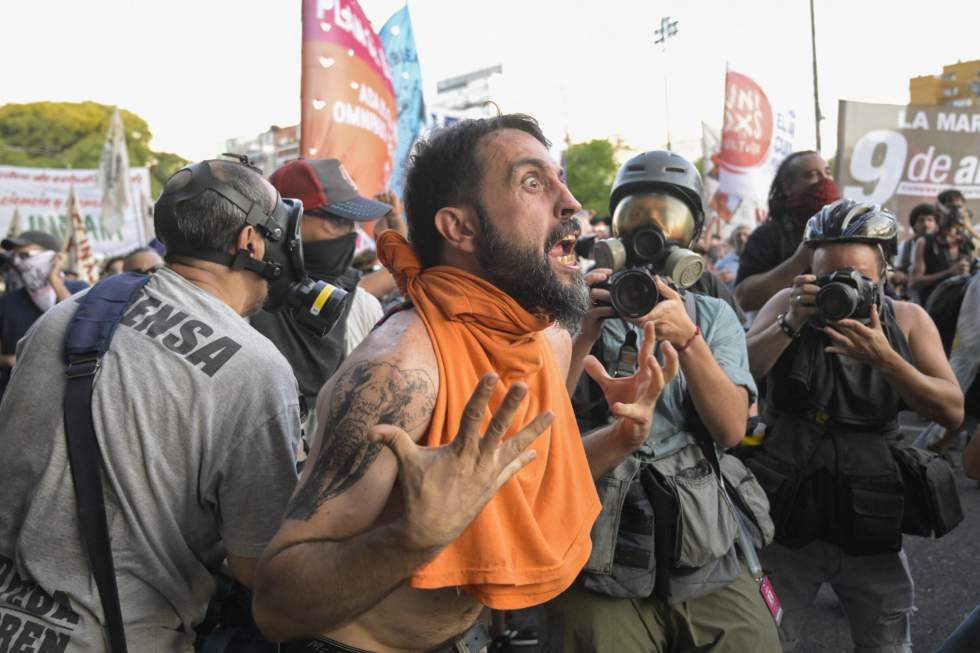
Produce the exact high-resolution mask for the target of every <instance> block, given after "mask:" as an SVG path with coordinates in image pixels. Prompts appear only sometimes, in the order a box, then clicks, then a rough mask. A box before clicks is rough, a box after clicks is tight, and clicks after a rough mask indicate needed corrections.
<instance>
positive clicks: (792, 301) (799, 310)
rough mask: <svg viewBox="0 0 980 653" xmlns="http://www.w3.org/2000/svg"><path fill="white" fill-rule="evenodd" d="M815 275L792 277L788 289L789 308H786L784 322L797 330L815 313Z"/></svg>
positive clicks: (816, 289)
mask: <svg viewBox="0 0 980 653" xmlns="http://www.w3.org/2000/svg"><path fill="white" fill-rule="evenodd" d="M816 282H817V277H815V276H814V275H812V274H800V275H797V276H796V277H795V278H794V279H793V287H792V289H791V290H790V291H789V308H788V309H787V310H786V322H787V323H788V324H789V325H790V326H791V327H793V330H794V331H799V330H800V329H802V328H803V325H804V324H806V321H807V320H809V319H810V317H811V316H812V315H816V313H817V293H818V292H820V286H818V285H817V283H816Z"/></svg>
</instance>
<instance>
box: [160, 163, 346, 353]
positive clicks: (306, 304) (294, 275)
mask: <svg viewBox="0 0 980 653" xmlns="http://www.w3.org/2000/svg"><path fill="white" fill-rule="evenodd" d="M242 164H243V165H246V166H247V167H249V169H252V167H251V166H248V164H247V163H245V162H243V163H242ZM183 171H189V172H190V173H191V175H192V177H191V180H190V182H189V183H188V184H186V185H185V186H183V187H182V188H180V189H179V190H177V191H175V192H173V193H164V194H163V195H161V196H160V199H159V200H158V201H157V204H156V207H155V210H154V221H160V222H162V221H173V220H175V219H176V215H175V213H176V211H177V210H179V206H180V203H181V202H184V201H186V200H189V199H191V198H195V197H198V196H200V195H201V194H202V193H203V192H205V191H207V190H210V191H212V192H214V193H217V194H218V195H221V197H223V198H224V199H225V200H227V201H228V202H231V203H232V204H234V205H235V206H236V207H238V208H239V209H240V210H241V211H242V212H243V213H245V221H244V223H243V224H242V227H245V226H246V225H252V226H253V227H254V228H255V229H256V231H257V232H258V233H259V235H261V236H262V237H263V238H264V239H265V245H266V246H265V257H264V258H262V259H261V260H260V259H256V258H254V257H253V256H252V253H251V252H250V251H248V250H244V249H240V250H238V251H237V252H236V253H235V254H229V253H227V252H223V251H220V250H216V249H201V248H197V247H195V246H193V245H191V244H190V243H187V242H184V241H183V240H178V241H177V242H167V243H166V245H167V260H171V259H173V258H174V257H181V256H186V257H190V258H197V259H203V260H205V261H211V262H213V263H218V264H220V265H226V266H228V267H230V268H231V269H233V270H248V271H250V272H254V273H255V274H257V275H259V276H260V277H262V278H263V279H265V280H266V281H267V282H268V284H269V294H268V297H267V298H266V301H265V305H264V306H263V308H264V309H265V310H266V311H269V312H275V311H280V310H285V311H289V312H291V313H292V316H293V318H294V319H295V320H296V322H297V323H298V324H300V325H302V326H303V327H304V328H306V329H309V330H310V331H312V332H313V333H315V334H316V335H318V336H321V337H322V336H325V335H326V334H327V333H329V332H330V330H331V329H332V328H333V327H334V326H335V325H336V323H337V322H338V321H339V320H340V319H341V317H342V316H343V315H344V314H345V313H346V311H344V310H342V309H343V308H344V305H345V303H346V302H349V301H351V299H352V297H353V295H352V294H351V293H348V292H347V291H345V290H344V289H342V288H338V287H336V286H334V285H332V284H329V283H327V282H326V281H317V280H315V279H312V278H310V277H309V276H308V275H307V274H306V267H305V265H304V262H303V242H302V238H301V237H300V222H301V220H302V219H303V203H302V202H301V201H299V200H296V199H283V198H281V197H278V195H277V197H276V205H275V208H274V209H273V210H272V212H271V214H269V213H266V212H265V211H264V210H263V208H262V207H261V206H260V205H259V204H258V203H256V202H252V201H251V200H249V199H248V198H247V197H245V196H244V195H242V194H241V193H239V192H238V191H237V190H235V189H234V188H233V187H232V186H231V185H230V184H228V183H226V182H223V181H220V180H219V179H217V178H216V177H215V176H214V175H213V174H212V173H211V169H210V167H209V165H208V163H207V162H204V161H202V162H199V163H194V164H192V165H189V166H187V167H186V168H183V170H181V172H183ZM178 174H179V173H178ZM256 175H258V173H256ZM170 240H171V241H173V239H170Z"/></svg>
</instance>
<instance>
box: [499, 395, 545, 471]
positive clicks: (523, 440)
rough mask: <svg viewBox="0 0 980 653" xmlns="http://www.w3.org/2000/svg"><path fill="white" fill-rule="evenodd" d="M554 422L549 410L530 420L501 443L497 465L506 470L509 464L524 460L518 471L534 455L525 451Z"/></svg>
mask: <svg viewBox="0 0 980 653" xmlns="http://www.w3.org/2000/svg"><path fill="white" fill-rule="evenodd" d="M554 421H555V414H554V413H552V412H551V411H550V410H549V411H545V412H543V413H541V414H540V415H538V416H537V417H535V418H534V419H532V420H531V422H530V423H529V424H528V425H527V426H525V427H524V428H522V429H521V430H520V431H518V432H517V433H515V434H514V435H513V437H511V438H509V439H508V440H507V441H506V442H504V443H503V445H501V447H500V448H499V449H498V451H499V454H498V458H497V460H498V463H499V464H502V465H503V466H504V468H505V469H506V468H508V467H509V466H510V465H511V463H513V462H515V461H516V460H518V459H521V460H526V462H524V463H523V464H521V465H520V467H518V469H520V468H521V467H523V466H524V465H526V464H527V463H529V462H531V461H532V460H534V456H535V455H536V454H535V453H534V450H533V449H532V450H530V451H525V450H526V449H527V448H528V447H529V446H531V443H532V442H534V441H535V440H537V439H538V436H540V435H541V434H542V433H544V432H545V431H546V430H547V429H548V427H550V426H551V424H552V423H553V422H554ZM525 454H527V455H525Z"/></svg>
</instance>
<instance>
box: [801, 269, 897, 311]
mask: <svg viewBox="0 0 980 653" xmlns="http://www.w3.org/2000/svg"><path fill="white" fill-rule="evenodd" d="M817 285H818V286H820V292H818V293H817V297H816V300H815V301H816V307H817V315H818V316H819V317H820V319H822V320H824V321H825V322H826V321H832V320H843V319H847V318H850V319H852V320H858V321H859V322H862V323H864V324H869V323H870V322H871V306H872V305H873V304H875V303H880V302H881V300H880V298H879V297H880V295H881V290H880V287H879V284H877V283H875V282H874V281H872V280H871V279H869V278H868V277H866V276H864V275H863V274H861V273H860V272H858V271H857V270H855V269H854V268H841V269H839V270H834V271H833V272H831V273H830V274H825V275H824V276H822V277H820V278H819V279H817Z"/></svg>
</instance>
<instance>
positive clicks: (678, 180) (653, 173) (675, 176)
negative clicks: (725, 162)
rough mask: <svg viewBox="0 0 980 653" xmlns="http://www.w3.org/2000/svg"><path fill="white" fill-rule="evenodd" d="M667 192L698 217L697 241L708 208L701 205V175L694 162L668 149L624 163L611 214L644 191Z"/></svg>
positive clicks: (618, 174) (612, 199)
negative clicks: (681, 201) (623, 201)
mask: <svg viewBox="0 0 980 653" xmlns="http://www.w3.org/2000/svg"><path fill="white" fill-rule="evenodd" d="M657 190H666V191H671V192H672V193H674V194H676V195H677V196H678V197H679V198H680V199H682V200H683V201H684V203H685V204H687V205H688V206H689V207H690V209H691V213H692V214H693V215H694V221H695V226H694V240H697V238H698V236H699V235H700V234H701V228H702V227H703V226H704V205H703V204H702V203H701V193H702V186H701V175H700V174H698V169H697V168H695V167H694V166H693V165H692V164H691V162H690V161H688V160H687V159H685V158H684V157H682V156H680V155H678V154H674V153H673V152H668V151H666V150H655V151H653V152H644V153H643V154H638V155H636V156H634V157H633V158H632V159H630V160H629V161H627V162H626V163H624V164H623V167H621V168H620V169H619V172H617V173H616V180H615V181H614V182H613V185H612V194H611V195H610V197H609V213H610V215H614V214H615V213H616V206H617V205H618V204H619V202H620V201H621V200H622V199H623V198H624V197H626V196H627V195H632V194H634V193H640V192H644V191H657Z"/></svg>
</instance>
